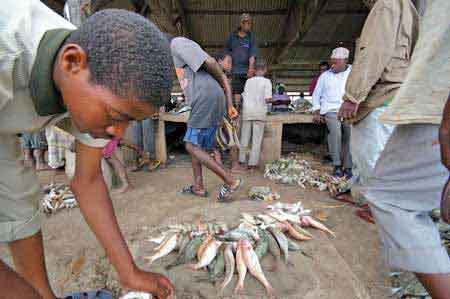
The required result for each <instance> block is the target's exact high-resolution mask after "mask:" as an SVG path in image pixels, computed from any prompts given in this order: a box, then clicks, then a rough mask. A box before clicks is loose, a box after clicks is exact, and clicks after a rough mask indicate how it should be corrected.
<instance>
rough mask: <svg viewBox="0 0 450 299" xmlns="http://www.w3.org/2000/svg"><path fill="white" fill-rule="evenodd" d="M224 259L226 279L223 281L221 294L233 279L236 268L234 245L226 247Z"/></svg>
mask: <svg viewBox="0 0 450 299" xmlns="http://www.w3.org/2000/svg"><path fill="white" fill-rule="evenodd" d="M224 258H225V279H224V280H223V282H222V284H221V286H220V293H223V291H224V290H225V288H226V286H227V285H228V284H229V283H230V282H231V280H232V279H233V274H234V268H235V259H234V254H233V245H231V244H228V245H226V246H225V250H224Z"/></svg>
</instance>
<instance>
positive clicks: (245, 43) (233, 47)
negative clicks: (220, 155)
mask: <svg viewBox="0 0 450 299" xmlns="http://www.w3.org/2000/svg"><path fill="white" fill-rule="evenodd" d="M251 26H252V20H251V17H250V15H249V14H248V13H244V14H242V15H241V17H240V24H239V27H238V29H237V30H236V31H234V32H232V33H231V34H230V36H229V38H228V40H227V41H226V43H225V51H226V52H227V53H228V55H230V56H231V58H232V63H233V67H232V70H231V88H232V89H233V96H234V101H235V107H237V108H238V110H240V107H241V94H242V93H243V92H244V86H245V82H246V81H247V78H251V77H253V76H254V74H255V62H256V56H257V55H258V45H257V44H256V40H255V37H254V36H253V34H252V32H251ZM231 160H232V170H242V168H241V166H240V164H239V160H238V151H237V148H233V149H231Z"/></svg>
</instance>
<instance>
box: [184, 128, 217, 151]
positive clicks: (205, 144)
mask: <svg viewBox="0 0 450 299" xmlns="http://www.w3.org/2000/svg"><path fill="white" fill-rule="evenodd" d="M216 132H217V127H212V128H205V129H197V128H192V127H188V128H187V130H186V135H184V140H183V141H184V142H188V143H192V144H193V145H196V146H198V147H200V148H201V149H204V150H213V149H215V148H216Z"/></svg>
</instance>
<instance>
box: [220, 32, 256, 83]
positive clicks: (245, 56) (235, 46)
mask: <svg viewBox="0 0 450 299" xmlns="http://www.w3.org/2000/svg"><path fill="white" fill-rule="evenodd" d="M225 50H226V51H227V53H228V54H230V55H231V58H232V59H233V68H232V70H231V73H232V74H233V75H234V74H241V75H242V74H247V70H248V60H249V59H250V57H256V56H258V45H257V44H256V40H255V38H254V36H253V34H252V33H251V32H248V33H247V35H246V36H244V37H240V36H239V33H238V31H234V32H233V33H231V35H230V37H229V38H228V40H227V42H226V44H225Z"/></svg>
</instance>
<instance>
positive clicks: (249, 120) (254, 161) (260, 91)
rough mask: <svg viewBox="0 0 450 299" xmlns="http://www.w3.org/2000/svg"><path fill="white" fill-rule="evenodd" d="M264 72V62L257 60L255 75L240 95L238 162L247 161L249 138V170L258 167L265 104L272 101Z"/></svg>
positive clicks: (264, 119)
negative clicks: (240, 122)
mask: <svg viewBox="0 0 450 299" xmlns="http://www.w3.org/2000/svg"><path fill="white" fill-rule="evenodd" d="M266 72H267V65H266V62H265V61H263V60H258V61H257V63H256V75H255V76H254V77H252V78H250V79H248V80H247V82H246V83H245V87H244V93H243V94H242V96H243V110H242V130H241V145H242V147H241V150H240V153H239V162H241V163H245V162H246V161H247V148H248V146H249V143H250V138H251V141H252V143H251V149H250V158H249V160H248V168H249V169H252V168H256V167H257V166H258V162H259V154H260V152H261V143H262V139H263V135H264V124H265V121H266V115H267V103H269V102H270V101H271V100H272V82H270V80H269V79H267V78H264V75H265V74H266Z"/></svg>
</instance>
